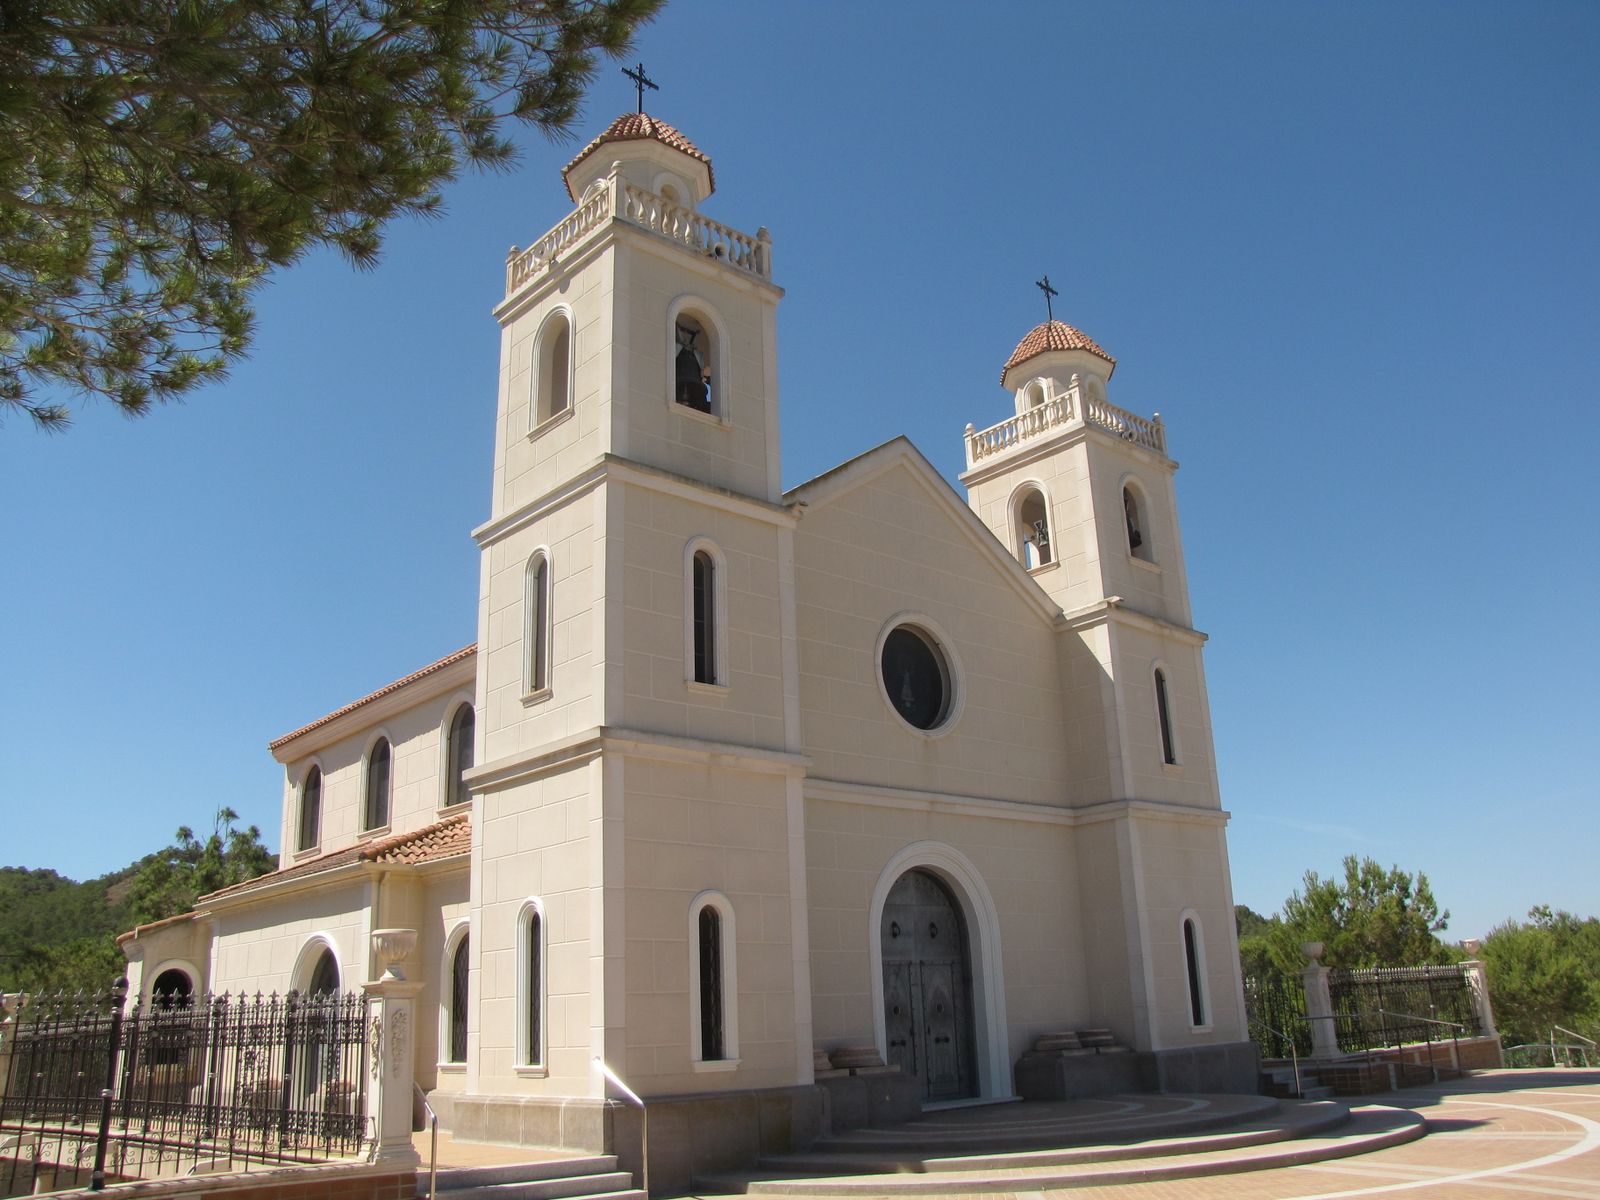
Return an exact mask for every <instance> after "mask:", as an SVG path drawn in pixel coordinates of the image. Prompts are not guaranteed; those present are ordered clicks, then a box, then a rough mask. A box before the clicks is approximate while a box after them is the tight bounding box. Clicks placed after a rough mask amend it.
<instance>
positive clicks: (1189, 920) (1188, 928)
mask: <svg viewBox="0 0 1600 1200" xmlns="http://www.w3.org/2000/svg"><path fill="white" fill-rule="evenodd" d="M1183 961H1184V966H1185V968H1186V970H1187V972H1188V979H1189V1021H1190V1023H1191V1024H1193V1025H1197V1026H1198V1025H1204V1024H1205V1023H1206V989H1205V949H1204V945H1203V943H1202V942H1201V940H1200V925H1199V923H1198V922H1197V921H1196V920H1195V919H1194V918H1193V917H1188V916H1186V917H1184V918H1183Z"/></svg>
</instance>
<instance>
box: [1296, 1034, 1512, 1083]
mask: <svg viewBox="0 0 1600 1200" xmlns="http://www.w3.org/2000/svg"><path fill="white" fill-rule="evenodd" d="M1504 1065H1505V1061H1504V1058H1503V1057H1502V1055H1501V1053H1500V1038H1499V1037H1498V1036H1492V1037H1475V1038H1462V1039H1461V1040H1460V1041H1459V1042H1431V1043H1430V1042H1414V1043H1411V1044H1410V1045H1405V1046H1389V1047H1385V1048H1383V1049H1381V1050H1371V1051H1369V1052H1368V1053H1366V1054H1364V1055H1362V1056H1361V1057H1359V1058H1356V1057H1351V1058H1344V1059H1336V1060H1334V1061H1332V1062H1321V1061H1318V1062H1306V1061H1304V1060H1302V1063H1301V1066H1302V1068H1303V1069H1304V1070H1306V1071H1307V1072H1308V1073H1310V1074H1314V1075H1315V1076H1316V1077H1317V1078H1318V1079H1319V1080H1321V1082H1322V1083H1323V1084H1324V1085H1325V1086H1327V1087H1330V1088H1332V1089H1333V1090H1334V1092H1335V1093H1336V1094H1337V1095H1340V1096H1370V1095H1373V1094H1374V1093H1376V1092H1387V1091H1390V1090H1392V1089H1394V1088H1397V1087H1414V1086H1416V1085H1417V1084H1422V1083H1431V1082H1433V1078H1434V1072H1435V1071H1438V1072H1439V1074H1441V1075H1444V1076H1447V1077H1453V1076H1456V1075H1459V1074H1461V1073H1462V1072H1465V1071H1487V1070H1494V1069H1496V1068H1498V1067H1502V1066H1504Z"/></svg>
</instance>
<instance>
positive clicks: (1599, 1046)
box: [1550, 1025, 1600, 1050]
mask: <svg viewBox="0 0 1600 1200" xmlns="http://www.w3.org/2000/svg"><path fill="white" fill-rule="evenodd" d="M1557 1030H1560V1031H1561V1032H1562V1033H1564V1034H1566V1035H1567V1036H1568V1037H1575V1038H1577V1039H1578V1040H1579V1041H1580V1042H1588V1043H1589V1048H1590V1049H1592V1050H1600V1042H1596V1041H1595V1040H1594V1039H1593V1038H1586V1037H1584V1036H1583V1034H1581V1033H1579V1032H1578V1031H1577V1030H1576V1029H1568V1028H1567V1027H1566V1026H1565V1025H1551V1026H1550V1041H1551V1043H1552V1044H1554V1042H1555V1040H1556V1031H1557Z"/></svg>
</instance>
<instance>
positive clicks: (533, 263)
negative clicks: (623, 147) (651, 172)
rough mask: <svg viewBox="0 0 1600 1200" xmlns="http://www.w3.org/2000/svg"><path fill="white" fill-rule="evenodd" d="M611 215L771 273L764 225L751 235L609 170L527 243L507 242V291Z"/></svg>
mask: <svg viewBox="0 0 1600 1200" xmlns="http://www.w3.org/2000/svg"><path fill="white" fill-rule="evenodd" d="M612 217H616V218H618V219H619V220H623V221H627V222H628V223H629V224H630V225H637V226H638V227H639V228H641V229H648V230H649V231H650V232H651V233H656V234H660V235H661V236H662V237H666V238H671V239H672V240H673V241H675V242H678V243H680V244H682V245H685V246H688V247H690V248H691V249H693V250H696V251H698V252H700V253H701V254H704V255H705V256H706V257H707V258H713V259H716V260H717V261H719V262H725V263H727V264H728V265H729V266H731V267H734V268H737V269H738V270H741V271H748V272H749V273H750V274H752V275H755V276H758V277H760V278H762V279H771V278H772V238H771V236H770V235H769V234H768V233H767V231H766V230H765V229H762V230H760V231H759V232H758V233H757V234H756V236H755V237H751V236H750V235H749V234H746V233H740V232H739V231H738V230H737V229H730V228H728V226H726V225H721V224H718V223H717V222H716V221H713V220H711V219H710V218H709V217H704V216H701V215H700V214H699V213H697V212H695V211H694V210H693V209H689V208H685V207H683V206H682V205H680V204H673V203H672V202H671V201H670V200H666V199H664V198H662V197H661V196H658V195H656V194H655V193H654V192H647V191H645V190H644V189H643V188H637V187H634V186H633V185H631V184H627V183H623V182H622V180H621V179H619V178H618V177H617V176H615V175H612V176H609V177H607V178H606V179H602V180H599V181H597V182H596V183H595V184H594V185H593V186H591V187H590V188H589V190H588V191H586V192H585V193H584V194H583V198H582V199H581V200H579V202H578V207H577V208H575V209H574V210H573V211H572V212H571V213H569V214H568V215H567V217H566V219H565V220H563V221H562V222H561V223H560V224H559V225H557V226H556V227H555V228H554V229H552V230H551V231H550V232H549V233H547V234H545V235H544V236H543V237H541V238H540V239H539V240H538V241H536V242H534V244H533V245H532V246H529V247H528V248H527V249H526V250H523V249H520V248H519V247H516V246H513V247H511V253H510V254H509V255H507V257H506V295H507V296H508V297H509V296H512V295H514V294H515V293H516V292H518V291H520V290H521V289H522V288H523V287H524V286H525V285H527V284H528V283H529V282H531V281H532V280H533V279H534V278H535V277H537V276H538V275H539V274H541V273H542V272H543V271H544V270H546V269H547V268H548V267H550V266H551V265H552V264H553V263H555V262H556V261H557V260H558V259H559V258H560V257H561V256H562V255H563V254H565V253H566V252H567V251H568V250H570V249H572V248H573V247H574V246H576V245H577V244H578V243H579V242H581V241H583V240H584V239H585V238H586V237H588V235H589V234H590V233H592V232H593V231H594V230H595V229H597V228H599V227H600V226H601V225H603V224H605V222H606V221H607V220H609V219H611V218H612Z"/></svg>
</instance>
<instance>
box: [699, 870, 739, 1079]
mask: <svg viewBox="0 0 1600 1200" xmlns="http://www.w3.org/2000/svg"><path fill="white" fill-rule="evenodd" d="M689 932H690V945H691V946H693V947H694V955H693V959H692V961H691V962H690V975H689V1000H690V1007H691V1028H690V1040H691V1051H692V1057H693V1061H694V1063H695V1065H696V1067H697V1069H700V1070H718V1069H727V1068H731V1067H733V1066H736V1065H737V1064H738V1060H739V1019H738V1012H739V990H738V982H737V980H738V975H737V972H736V970H735V955H734V950H735V943H734V920H733V905H732V904H731V903H729V901H728V898H727V897H726V896H724V895H723V894H722V893H720V892H704V893H702V894H701V895H699V896H697V897H695V901H694V903H693V904H691V905H690V906H689Z"/></svg>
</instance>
